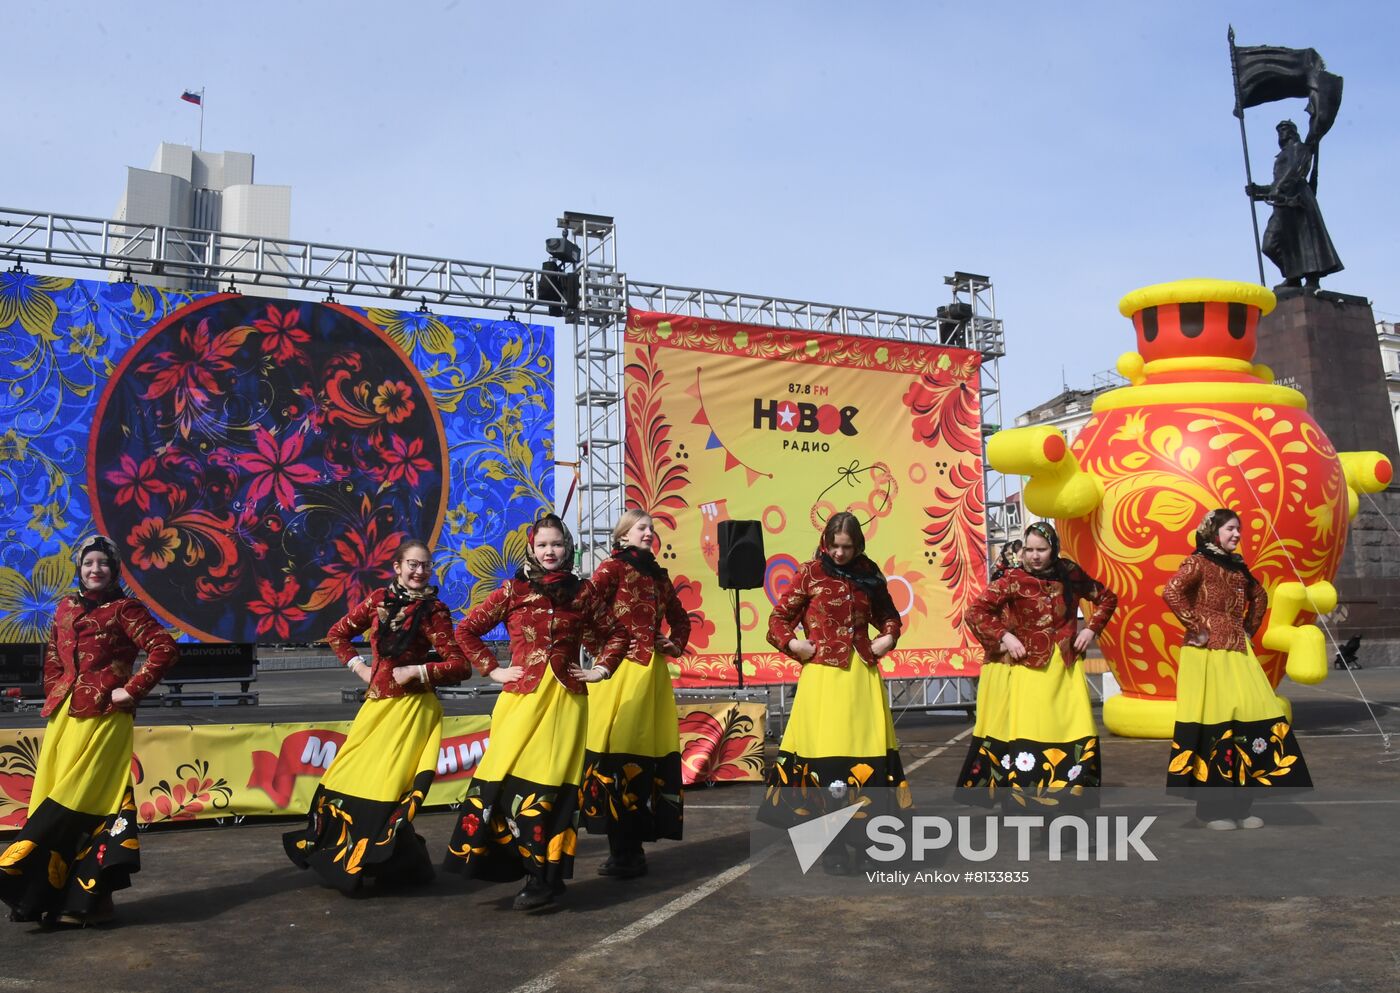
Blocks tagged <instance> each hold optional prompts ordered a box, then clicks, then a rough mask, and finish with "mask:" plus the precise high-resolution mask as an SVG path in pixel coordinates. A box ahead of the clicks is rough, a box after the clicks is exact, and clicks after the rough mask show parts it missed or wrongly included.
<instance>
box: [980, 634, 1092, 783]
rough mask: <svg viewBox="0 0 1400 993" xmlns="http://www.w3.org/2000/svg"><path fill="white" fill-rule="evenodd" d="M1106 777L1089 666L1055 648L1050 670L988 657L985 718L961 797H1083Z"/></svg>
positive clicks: (982, 687)
mask: <svg viewBox="0 0 1400 993" xmlns="http://www.w3.org/2000/svg"><path fill="white" fill-rule="evenodd" d="M1101 778H1102V767H1101V760H1100V755H1099V731H1098V726H1097V725H1096V724H1095V723H1094V712H1093V707H1092V704H1091V703H1090V701H1089V686H1088V683H1087V682H1086V681H1085V679H1084V668H1083V666H1082V665H1080V664H1079V663H1078V662H1075V663H1074V664H1072V665H1068V666H1067V665H1065V661H1064V658H1063V657H1062V656H1061V655H1060V650H1059V649H1058V648H1056V649H1055V654H1054V655H1053V656H1051V658H1050V662H1049V663H1048V664H1047V665H1046V666H1045V668H1044V669H1032V668H1030V667H1029V666H1024V665H1011V664H1010V663H1006V662H987V663H984V664H983V666H982V675H981V677H980V678H979V679H978V682H977V720H976V722H975V723H974V724H973V729H972V740H971V742H970V743H969V745H968V752H967V758H966V760H965V761H964V762H963V767H962V771H961V773H959V775H958V786H959V787H961V788H962V789H963V790H965V791H967V792H964V793H963V794H962V795H961V797H960V798H961V799H963V800H967V801H969V802H972V803H979V804H980V803H990V802H992V801H993V800H995V799H996V798H997V794H998V791H1008V792H1007V793H1006V795H1005V796H1004V797H1003V799H1011V800H1015V801H1017V802H1020V803H1024V802H1026V801H1027V800H1028V799H1031V798H1053V799H1055V801H1056V802H1065V799H1066V798H1068V797H1074V798H1080V797H1082V796H1083V793H1084V790H1085V788H1086V787H1096V786H1098V785H1099V783H1100V780H1101Z"/></svg>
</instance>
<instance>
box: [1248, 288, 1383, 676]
mask: <svg viewBox="0 0 1400 993" xmlns="http://www.w3.org/2000/svg"><path fill="white" fill-rule="evenodd" d="M1274 292H1275V293H1276V294H1277V295H1278V306H1277V307H1276V308H1275V309H1274V310H1273V312H1272V313H1270V314H1268V315H1267V316H1265V317H1264V318H1262V319H1261V320H1260V322H1259V348H1258V352H1257V354H1256V356H1255V361H1257V362H1262V363H1263V364H1265V365H1267V366H1269V367H1270V368H1271V369H1273V371H1274V380H1275V382H1277V383H1278V384H1279V385H1281V386H1292V387H1294V388H1295V389H1298V390H1301V391H1302V393H1303V395H1304V396H1306V397H1307V398H1308V410H1309V411H1310V412H1311V413H1312V415H1313V417H1314V419H1316V421H1317V422H1318V424H1319V425H1321V426H1322V429H1323V430H1324V431H1326V432H1327V436H1328V438H1330V439H1331V441H1332V444H1333V445H1334V446H1335V447H1336V449H1337V451H1339V452H1380V453H1382V454H1383V455H1385V456H1386V457H1387V458H1389V459H1390V462H1391V465H1392V467H1393V468H1394V469H1395V471H1396V472H1397V474H1400V445H1397V442H1396V431H1395V421H1394V419H1393V418H1392V416H1391V413H1390V392H1389V389H1388V388H1387V386H1386V379H1385V367H1384V365H1383V363H1382V360H1381V350H1380V344H1379V342H1378V341H1377V338H1376V319H1375V315H1374V314H1373V313H1372V312H1371V304H1370V302H1369V301H1368V300H1367V299H1366V298H1365V297H1359V296H1351V295H1349V294H1345V293H1333V292H1331V291H1328V290H1322V291H1320V292H1317V293H1313V292H1309V291H1306V290H1302V289H1293V288H1280V289H1277V290H1275V291H1274ZM1334 585H1335V586H1336V587H1337V595H1338V600H1337V609H1336V610H1334V611H1333V612H1332V613H1331V614H1329V615H1328V616H1327V617H1325V618H1323V620H1324V622H1325V623H1326V624H1327V626H1328V628H1329V629H1330V631H1331V636H1332V637H1333V638H1335V639H1336V640H1337V642H1338V643H1341V642H1345V641H1346V640H1347V639H1348V638H1350V637H1351V636H1352V635H1355V634H1359V635H1361V636H1362V642H1361V654H1360V659H1359V661H1360V662H1361V664H1362V665H1400V487H1397V486H1392V487H1391V488H1390V489H1388V490H1386V491H1384V492H1382V493H1374V494H1366V493H1363V494H1361V506H1360V511H1359V512H1358V513H1357V515H1356V517H1355V518H1353V519H1352V521H1351V526H1350V529H1349V531H1348V534H1347V546H1346V552H1345V553H1344V557H1343V559H1342V564H1341V567H1340V569H1339V570H1338V572H1337V578H1336V580H1335V581H1334ZM1333 651H1334V652H1335V648H1333Z"/></svg>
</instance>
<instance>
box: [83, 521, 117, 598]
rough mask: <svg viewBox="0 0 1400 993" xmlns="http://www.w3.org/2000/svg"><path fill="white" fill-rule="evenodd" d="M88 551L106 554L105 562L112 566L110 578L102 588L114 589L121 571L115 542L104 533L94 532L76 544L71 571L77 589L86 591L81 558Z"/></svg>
mask: <svg viewBox="0 0 1400 993" xmlns="http://www.w3.org/2000/svg"><path fill="white" fill-rule="evenodd" d="M88 552H101V553H102V554H103V555H105V556H107V564H108V565H109V566H111V568H112V578H111V580H110V581H109V582H108V583H107V585H106V586H105V587H103V589H106V590H110V589H115V588H116V586H117V577H118V576H120V575H121V572H122V560H121V556H120V555H118V554H117V546H116V544H115V543H114V542H113V541H112V539H111V538H109V537H107V536H106V535H105V534H95V535H93V536H92V537H91V538H89V539H88V540H87V541H84V542H82V543H81V544H80V545H78V551H77V552H76V553H75V554H74V555H73V571H74V576H75V578H76V579H77V582H78V589H80V590H84V592H86V590H85V588H84V587H83V575H82V573H83V558H84V557H85V556H86V555H87V553H88Z"/></svg>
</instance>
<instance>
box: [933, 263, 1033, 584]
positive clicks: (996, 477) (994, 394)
mask: <svg viewBox="0 0 1400 993" xmlns="http://www.w3.org/2000/svg"><path fill="white" fill-rule="evenodd" d="M943 282H944V284H945V285H947V286H948V287H950V288H951V289H952V293H953V302H952V303H950V304H948V305H946V306H943V307H939V308H938V316H939V317H940V318H941V319H942V321H943V328H944V334H943V337H942V343H943V344H958V345H961V346H962V347H964V348H971V349H973V350H974V351H976V352H979V353H980V354H981V356H982V376H981V407H982V476H983V479H984V480H985V481H986V499H987V545H988V555H987V560H988V563H989V564H990V563H991V562H992V561H994V560H995V558H996V553H997V550H998V549H999V548H1000V546H1001V545H1003V544H1004V543H1006V542H1007V541H1010V540H1011V539H1012V538H1014V537H1016V536H1017V535H1018V534H1019V533H1020V530H1021V502H1020V491H1021V478H1020V477H1019V476H1003V475H1002V474H1001V473H999V472H997V471H996V470H995V469H993V468H992V465H991V463H990V462H989V461H988V460H987V440H988V439H989V438H991V436H992V435H994V434H996V433H997V432H998V431H1000V430H1001V428H1002V411H1001V361H1000V360H1001V358H1002V357H1003V356H1004V355H1005V354H1006V336H1005V333H1004V332H1003V330H1002V323H1001V320H1000V319H999V318H998V317H997V300H996V290H995V289H994V288H993V286H992V281H991V280H990V279H989V278H987V277H986V276H979V275H976V274H975V273H970V272H955V273H953V274H952V275H951V276H945V277H944V279H943Z"/></svg>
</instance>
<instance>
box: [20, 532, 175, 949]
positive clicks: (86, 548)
mask: <svg viewBox="0 0 1400 993" xmlns="http://www.w3.org/2000/svg"><path fill="white" fill-rule="evenodd" d="M77 566H78V570H77V571H78V592H76V593H73V594H70V595H69V596H66V597H64V598H63V599H62V600H60V601H59V603H58V607H57V609H56V610H55V611H54V621H53V630H52V633H51V634H50V635H49V640H48V642H47V643H46V644H45V645H44V709H43V711H42V714H43V716H44V717H46V718H48V723H47V724H46V725H45V728H44V740H43V745H42V746H41V747H40V750H39V763H38V768H37V770H36V771H35V774H34V791H33V793H32V794H31V796H30V800H29V813H28V820H27V821H26V822H25V825H24V829H23V830H21V831H20V833H19V836H18V837H17V838H16V839H15V840H14V841H12V842H10V844H9V845H8V846H4V847H3V848H0V899H4V901H5V902H6V903H7V904H9V905H10V920H12V921H33V920H39V919H40V918H41V917H42V918H44V919H46V920H48V921H49V922H51V923H60V924H78V925H82V924H96V923H100V922H102V921H105V920H108V919H110V918H111V916H112V893H113V892H115V891H116V890H120V889H125V888H126V887H127V886H130V885H131V874H132V873H133V872H136V871H137V870H138V869H140V868H141V846H140V843H139V842H138V841H137V835H136V804H135V801H134V798H133V795H132V790H131V751H132V713H133V711H135V709H136V704H137V702H138V701H139V700H140V699H141V698H142V697H143V696H145V695H146V694H147V693H149V692H150V691H151V689H152V688H153V687H154V686H155V685H156V683H158V682H159V681H160V678H161V676H162V674H164V672H165V670H166V669H168V668H169V667H170V666H171V665H172V664H174V662H175V659H176V657H177V654H178V653H177V651H176V649H175V643H174V642H173V641H172V640H171V639H170V635H169V634H167V633H166V631H165V629H164V628H162V627H161V626H160V625H159V624H158V623H157V622H156V620H155V619H154V618H153V617H151V615H150V612H149V611H148V610H147V609H146V607H145V606H144V605H143V604H142V603H141V601H140V600H137V599H136V598H135V597H132V596H128V595H127V593H126V591H125V590H123V589H122V587H121V586H120V585H119V584H118V582H117V576H118V575H119V573H120V571H121V561H120V559H119V558H118V556H117V548H116V545H114V544H113V543H112V541H111V539H109V538H106V537H104V536H102V535H96V536H94V537H92V538H89V539H88V540H86V541H84V542H82V543H81V544H80V545H79V546H78V554H77ZM139 652H145V653H146V662H145V664H144V665H142V667H141V670H140V671H139V672H137V673H135V674H133V673H132V671H131V670H132V663H133V662H135V661H136V656H137V653H139Z"/></svg>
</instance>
